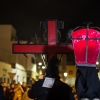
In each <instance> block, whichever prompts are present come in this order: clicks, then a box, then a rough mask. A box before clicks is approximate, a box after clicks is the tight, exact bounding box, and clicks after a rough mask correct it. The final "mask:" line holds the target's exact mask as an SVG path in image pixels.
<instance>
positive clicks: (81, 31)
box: [71, 23, 100, 100]
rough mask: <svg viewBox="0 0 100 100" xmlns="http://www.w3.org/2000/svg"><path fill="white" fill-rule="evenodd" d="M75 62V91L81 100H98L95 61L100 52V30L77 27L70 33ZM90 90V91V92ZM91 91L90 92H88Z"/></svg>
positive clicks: (98, 92)
mask: <svg viewBox="0 0 100 100" xmlns="http://www.w3.org/2000/svg"><path fill="white" fill-rule="evenodd" d="M71 35H72V43H73V49H74V55H75V62H76V66H77V68H78V70H77V76H76V90H77V94H78V98H79V100H80V99H82V98H88V99H94V98H100V96H99V94H100V91H98V88H99V89H100V84H99V79H98V76H97V70H96V61H97V59H98V56H99V51H100V30H99V29H98V28H95V27H89V23H88V24H87V26H86V27H78V28H75V29H74V30H72V31H71ZM91 88H92V90H91ZM90 91H91V92H90Z"/></svg>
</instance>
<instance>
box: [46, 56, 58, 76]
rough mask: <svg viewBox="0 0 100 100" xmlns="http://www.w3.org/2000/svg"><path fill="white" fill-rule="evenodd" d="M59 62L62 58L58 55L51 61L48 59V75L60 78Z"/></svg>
mask: <svg viewBox="0 0 100 100" xmlns="http://www.w3.org/2000/svg"><path fill="white" fill-rule="evenodd" d="M59 63H60V60H59V59H58V58H57V57H56V56H53V57H52V58H51V59H50V60H49V61H48V66H47V69H46V71H45V72H46V77H51V78H60V76H59V68H58V66H59Z"/></svg>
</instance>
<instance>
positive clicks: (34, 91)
mask: <svg viewBox="0 0 100 100" xmlns="http://www.w3.org/2000/svg"><path fill="white" fill-rule="evenodd" d="M43 82H44V79H41V80H39V81H37V82H36V83H35V84H33V85H32V88H31V90H29V92H28V96H29V98H32V99H34V98H37V100H75V99H74V96H73V94H72V89H71V87H70V86H69V85H67V84H65V83H63V82H62V81H60V80H59V79H55V82H54V85H53V87H52V88H46V87H42V85H43Z"/></svg>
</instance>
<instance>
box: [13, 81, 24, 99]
mask: <svg viewBox="0 0 100 100" xmlns="http://www.w3.org/2000/svg"><path fill="white" fill-rule="evenodd" d="M23 93H24V90H23V88H22V86H21V85H20V83H18V84H17V85H16V88H15V89H14V99H13V100H21V99H22V94H23Z"/></svg>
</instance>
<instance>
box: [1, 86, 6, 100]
mask: <svg viewBox="0 0 100 100" xmlns="http://www.w3.org/2000/svg"><path fill="white" fill-rule="evenodd" d="M0 100H6V99H5V96H4V92H3V87H2V86H1V85H0Z"/></svg>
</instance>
